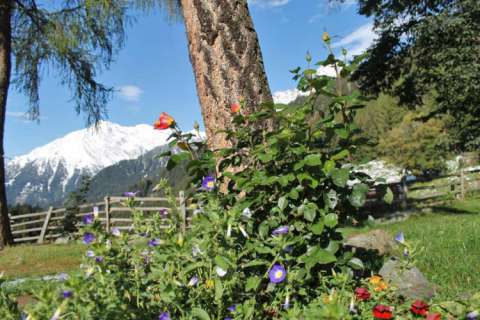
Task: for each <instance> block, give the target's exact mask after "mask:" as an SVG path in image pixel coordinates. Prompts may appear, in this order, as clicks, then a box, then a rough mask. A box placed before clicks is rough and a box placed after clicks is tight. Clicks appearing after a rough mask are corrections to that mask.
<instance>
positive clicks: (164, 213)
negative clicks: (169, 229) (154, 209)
mask: <svg viewBox="0 0 480 320" xmlns="http://www.w3.org/2000/svg"><path fill="white" fill-rule="evenodd" d="M159 213H160V216H161V217H162V218H166V217H167V215H168V208H161V209H160V210H159Z"/></svg>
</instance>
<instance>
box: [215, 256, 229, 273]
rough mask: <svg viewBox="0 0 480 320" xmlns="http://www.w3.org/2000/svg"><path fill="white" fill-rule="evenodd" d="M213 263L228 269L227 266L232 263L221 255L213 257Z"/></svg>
mask: <svg viewBox="0 0 480 320" xmlns="http://www.w3.org/2000/svg"><path fill="white" fill-rule="evenodd" d="M215 263H216V264H217V266H219V267H220V268H222V269H223V270H228V268H229V267H230V266H231V264H232V263H231V262H230V261H229V260H228V259H227V258H225V257H222V256H216V257H215Z"/></svg>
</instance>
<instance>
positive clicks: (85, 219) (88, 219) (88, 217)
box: [82, 213, 94, 224]
mask: <svg viewBox="0 0 480 320" xmlns="http://www.w3.org/2000/svg"><path fill="white" fill-rule="evenodd" d="M93 220H94V217H93V214H91V213H89V214H87V215H86V216H83V218H82V221H83V224H92V223H93Z"/></svg>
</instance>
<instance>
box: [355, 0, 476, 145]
mask: <svg viewBox="0 0 480 320" xmlns="http://www.w3.org/2000/svg"><path fill="white" fill-rule="evenodd" d="M358 2H359V13H360V14H362V15H365V16H367V17H373V20H374V30H375V32H376V33H377V34H378V39H377V40H376V41H375V43H374V44H373V45H372V47H371V48H370V49H369V50H368V52H367V58H366V60H365V61H364V62H363V63H362V64H361V66H360V68H359V69H358V71H357V72H356V73H355V75H354V80H357V81H358V83H359V84H360V86H361V88H362V89H363V90H364V91H365V92H368V93H373V94H378V93H380V92H381V91H388V92H390V93H392V94H394V95H396V96H398V97H399V98H400V101H401V102H402V103H403V104H407V105H410V106H417V105H421V104H423V100H424V99H425V97H426V96H427V97H428V96H429V95H432V94H433V95H434V96H435V108H433V109H432V110H431V111H430V112H429V113H428V114H426V115H424V117H422V119H423V120H428V119H430V118H432V117H435V116H437V115H440V114H447V115H451V116H453V117H454V119H455V121H452V122H451V123H450V133H451V134H452V135H453V136H454V138H455V141H454V148H455V149H457V150H475V149H478V148H479V147H480V126H479V125H478V123H479V122H480V107H479V106H480V95H479V94H478V93H479V92H480V49H479V48H480V37H479V34H480V2H479V1H478V0H455V1H452V0H431V1H398V0H359V1H358Z"/></svg>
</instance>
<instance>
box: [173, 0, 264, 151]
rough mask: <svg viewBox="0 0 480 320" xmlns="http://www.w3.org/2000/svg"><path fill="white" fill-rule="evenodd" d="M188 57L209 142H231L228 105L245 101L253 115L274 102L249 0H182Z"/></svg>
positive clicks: (212, 145) (218, 144) (214, 146)
mask: <svg viewBox="0 0 480 320" xmlns="http://www.w3.org/2000/svg"><path fill="white" fill-rule="evenodd" d="M181 4H182V10H183V16H184V21H185V28H186V32H187V37H188V45H189V52H190V60H191V63H192V66H193V70H194V73H195V80H196V84H197V93H198V97H199V100H200V106H201V109H202V116H203V121H204V124H205V128H206V132H207V140H208V146H209V147H210V148H211V149H217V148H221V147H225V146H228V145H229V143H228V141H226V139H225V135H224V134H221V133H220V134H219V133H216V132H217V131H219V130H223V129H226V128H228V127H229V125H230V123H231V119H232V112H231V110H230V106H231V104H232V103H236V102H238V101H239V100H240V99H242V98H243V99H244V100H245V103H246V106H245V108H244V109H243V110H242V112H243V113H245V114H249V113H251V112H253V111H255V110H256V109H257V107H258V106H259V105H260V104H261V103H263V102H269V101H272V100H273V99H272V94H271V92H270V88H269V86H268V81H267V76H266V74H265V69H264V66H263V59H262V53H261V51H260V46H259V43H258V38H257V33H256V32H255V28H254V26H253V22H252V19H251V17H250V13H249V10H248V5H247V0H228V1H227V0H208V1H205V0H181Z"/></svg>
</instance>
